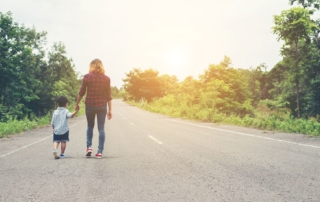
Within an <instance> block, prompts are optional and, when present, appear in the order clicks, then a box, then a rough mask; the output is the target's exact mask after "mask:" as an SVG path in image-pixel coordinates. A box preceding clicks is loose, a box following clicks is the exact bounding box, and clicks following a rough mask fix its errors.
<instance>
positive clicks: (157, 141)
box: [149, 135, 163, 144]
mask: <svg viewBox="0 0 320 202" xmlns="http://www.w3.org/2000/svg"><path fill="white" fill-rule="evenodd" d="M149 137H150V138H151V139H152V140H154V141H155V142H156V143H158V144H163V143H162V142H160V141H159V140H157V139H156V138H154V137H153V136H151V135H149Z"/></svg>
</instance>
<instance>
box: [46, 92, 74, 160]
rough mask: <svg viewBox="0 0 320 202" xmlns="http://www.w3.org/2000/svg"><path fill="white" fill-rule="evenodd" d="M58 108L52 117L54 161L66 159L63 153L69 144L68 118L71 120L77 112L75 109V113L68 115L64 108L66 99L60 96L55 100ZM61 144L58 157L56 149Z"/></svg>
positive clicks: (66, 102)
mask: <svg viewBox="0 0 320 202" xmlns="http://www.w3.org/2000/svg"><path fill="white" fill-rule="evenodd" d="M57 103H58V105H59V107H58V108H57V109H56V110H55V111H54V113H53V115H52V121H51V125H52V129H53V156H54V158H55V159H59V158H63V157H66V156H65V154H64V151H65V149H66V146H67V143H66V142H69V127H68V118H73V117H74V115H76V113H77V112H78V111H79V109H77V110H76V111H75V112H73V113H70V112H69V110H68V109H66V107H67V106H68V99H67V98H66V97H64V96H61V97H59V98H58V99H57ZM60 142H61V154H60V156H58V154H57V148H58V146H59V143H60Z"/></svg>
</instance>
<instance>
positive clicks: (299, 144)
mask: <svg viewBox="0 0 320 202" xmlns="http://www.w3.org/2000/svg"><path fill="white" fill-rule="evenodd" d="M168 120H169V121H173V122H178V123H182V124H187V125H192V126H197V127H201V128H207V129H211V130H218V131H222V132H227V133H233V134H238V135H243V136H249V137H255V138H261V139H265V140H271V141H276V142H283V143H287V144H293V145H298V146H304V147H312V148H316V149H320V147H319V146H314V145H309V144H301V143H296V142H290V141H286V140H279V139H274V138H268V137H263V136H258V135H251V134H247V133H240V132H236V131H231V130H224V129H220V128H214V127H209V126H202V125H198V124H193V123H186V122H182V121H177V120H171V119H168Z"/></svg>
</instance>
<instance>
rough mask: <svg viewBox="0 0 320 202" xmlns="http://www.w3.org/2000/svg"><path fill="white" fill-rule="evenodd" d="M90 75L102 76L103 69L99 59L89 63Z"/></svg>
mask: <svg viewBox="0 0 320 202" xmlns="http://www.w3.org/2000/svg"><path fill="white" fill-rule="evenodd" d="M89 72H90V73H98V74H104V73H105V72H104V67H103V64H102V62H101V60H99V59H94V60H92V61H91V63H90V68H89Z"/></svg>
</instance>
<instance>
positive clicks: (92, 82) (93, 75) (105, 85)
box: [75, 59, 112, 158]
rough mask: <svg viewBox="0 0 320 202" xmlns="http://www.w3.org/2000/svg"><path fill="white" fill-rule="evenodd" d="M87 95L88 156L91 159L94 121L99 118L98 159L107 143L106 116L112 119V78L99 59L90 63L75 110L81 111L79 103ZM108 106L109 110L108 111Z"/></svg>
mask: <svg viewBox="0 0 320 202" xmlns="http://www.w3.org/2000/svg"><path fill="white" fill-rule="evenodd" d="M86 93H87V96H86V99H85V104H86V117H87V122H88V128H87V151H86V156H87V157H90V156H91V153H92V136H93V128H94V120H95V117H96V116H97V119H98V130H99V147H98V152H97V154H96V155H95V156H96V157H97V158H102V152H103V149H104V141H105V132H104V124H105V119H106V115H107V117H108V119H111V118H112V106H111V100H112V98H111V88H110V78H109V77H108V76H106V75H105V71H104V67H103V64H102V62H101V61H100V60H99V59H95V60H93V61H92V62H91V63H90V69H89V74H86V75H84V77H83V79H82V85H81V88H80V91H79V95H78V98H77V102H76V107H75V110H77V109H79V102H80V101H81V99H82V97H83V96H84V95H85V94H86ZM107 104H108V109H109V110H108V111H107Z"/></svg>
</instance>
